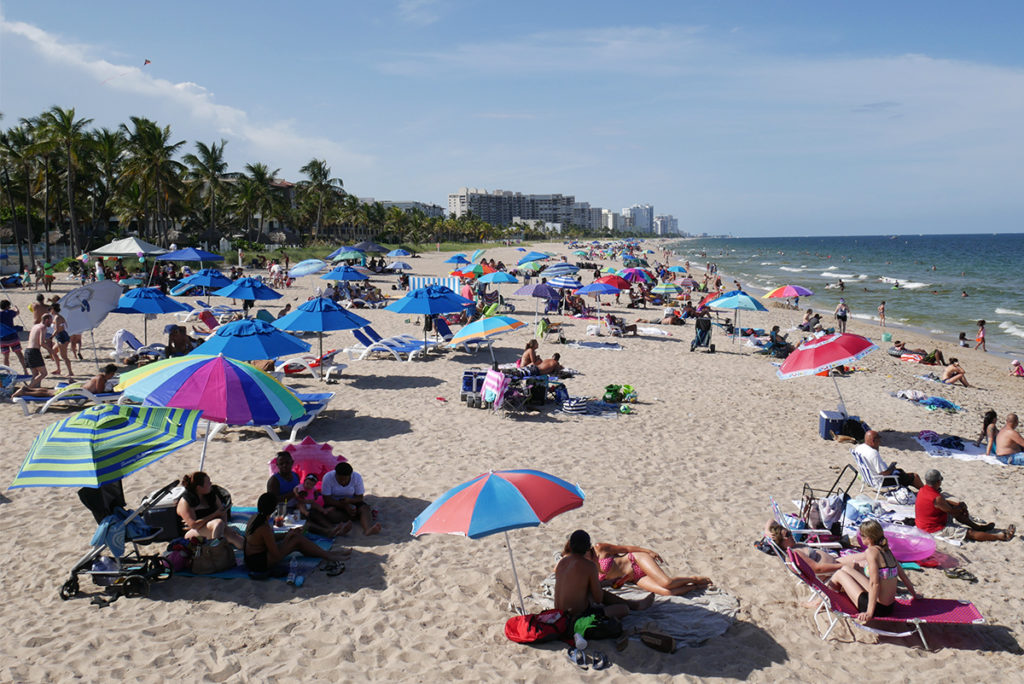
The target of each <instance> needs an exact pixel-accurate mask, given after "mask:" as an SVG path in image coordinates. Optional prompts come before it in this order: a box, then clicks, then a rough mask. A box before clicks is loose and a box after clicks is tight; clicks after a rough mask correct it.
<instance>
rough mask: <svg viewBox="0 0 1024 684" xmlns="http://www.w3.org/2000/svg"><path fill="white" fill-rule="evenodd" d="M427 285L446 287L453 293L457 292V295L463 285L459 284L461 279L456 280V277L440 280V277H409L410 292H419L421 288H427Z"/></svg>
mask: <svg viewBox="0 0 1024 684" xmlns="http://www.w3.org/2000/svg"><path fill="white" fill-rule="evenodd" d="M427 285H444V286H445V287H447V288H448V289H449V290H451V291H452V292H455V293H456V294H457V293H458V292H459V287H461V283H460V282H459V279H458V278H456V277H455V276H451V277H450V278H449V277H444V278H438V277H429V276H409V290H410V291H411V290H418V289H420V288H421V287H426V286H427Z"/></svg>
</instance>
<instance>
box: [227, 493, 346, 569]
mask: <svg viewBox="0 0 1024 684" xmlns="http://www.w3.org/2000/svg"><path fill="white" fill-rule="evenodd" d="M276 510H277V495H276V494H271V493H270V492H267V493H265V494H261V495H260V498H259V500H258V501H257V503H256V515H254V516H253V517H252V519H251V520H250V521H249V524H248V526H247V527H246V528H245V541H244V543H243V545H242V549H243V553H244V555H245V566H246V567H247V568H248V569H249V572H250V573H257V574H259V575H263V576H266V575H269V576H271V577H283V576H284V575H285V574H287V573H288V569H287V567H284V566H283V565H282V564H281V561H282V560H284V558H285V557H286V556H287V555H288V554H290V553H291V552H292V551H298V552H300V553H302V555H304V556H312V557H314V558H321V559H323V561H324V562H323V563H321V564H320V569H321V570H324V571H325V572H326V573H327V574H328V575H330V576H332V577H333V576H335V575H340V574H341V573H342V572H344V571H345V564H344V563H342V562H341V559H342V558H344V557H347V556H348V555H349V554H350V553H351V551H347V550H346V551H336V552H330V551H324V550H323V549H321V548H320V547H319V546H317V544H316V542H314V541H313V540H312V539H308V538H306V536H305V535H304V534H303V532H302V530H301V529H299V528H295V529H293V530H289V531H288V532H287V533H286V534H285V535H284V537H283V538H282V539H281V540H280V541H278V540H277V538H276V537H275V536H274V529H273V528H272V527H271V522H270V519H271V517H273V515H274V512H275V511H276Z"/></svg>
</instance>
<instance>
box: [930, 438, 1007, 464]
mask: <svg viewBox="0 0 1024 684" xmlns="http://www.w3.org/2000/svg"><path fill="white" fill-rule="evenodd" d="M914 440H915V441H916V442H917V443H918V444H920V445H921V448H923V449H924V450H925V451H926V452H927V453H928V455H929V456H931V457H932V458H955V459H956V460H958V461H984V462H985V463H991V464H992V465H1003V464H1002V463H1000V462H999V460H998V459H997V458H996V457H995V456H986V455H985V447H983V446H975V445H974V442H964V448H963V451H958V450H956V449H947V448H946V447H941V446H939V445H938V444H935V443H933V442H929V441H926V440H923V439H921V438H920V437H915V438H914Z"/></svg>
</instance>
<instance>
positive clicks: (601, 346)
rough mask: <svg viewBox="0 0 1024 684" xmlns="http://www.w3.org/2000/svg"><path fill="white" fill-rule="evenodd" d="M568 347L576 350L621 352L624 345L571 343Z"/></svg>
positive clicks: (616, 343)
mask: <svg viewBox="0 0 1024 684" xmlns="http://www.w3.org/2000/svg"><path fill="white" fill-rule="evenodd" d="M567 346H569V347H574V348H576V349H609V350H611V351H621V349H622V345H621V344H619V343H618V342H570V343H569V344H568V345H567Z"/></svg>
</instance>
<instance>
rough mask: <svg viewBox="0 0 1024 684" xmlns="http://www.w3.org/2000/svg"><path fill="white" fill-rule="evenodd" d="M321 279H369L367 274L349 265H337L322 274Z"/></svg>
mask: <svg viewBox="0 0 1024 684" xmlns="http://www.w3.org/2000/svg"><path fill="white" fill-rule="evenodd" d="M320 280H369V278H368V277H367V276H364V275H363V274H362V273H360V272H359V271H357V270H356V269H354V268H352V267H351V266H349V265H347V264H346V265H343V266H336V267H335V268H333V269H331V270H330V271H328V272H327V273H324V274H323V275H322V276H320Z"/></svg>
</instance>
